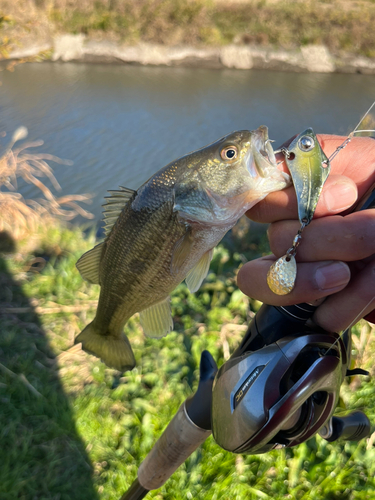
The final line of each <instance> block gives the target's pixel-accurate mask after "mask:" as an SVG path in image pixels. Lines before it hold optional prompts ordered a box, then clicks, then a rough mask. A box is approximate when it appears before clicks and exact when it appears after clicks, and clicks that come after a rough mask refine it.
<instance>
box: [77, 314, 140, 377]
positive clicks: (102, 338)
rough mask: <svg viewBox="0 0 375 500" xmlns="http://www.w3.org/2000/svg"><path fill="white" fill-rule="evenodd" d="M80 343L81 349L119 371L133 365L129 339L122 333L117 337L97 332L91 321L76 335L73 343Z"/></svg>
mask: <svg viewBox="0 0 375 500" xmlns="http://www.w3.org/2000/svg"><path fill="white" fill-rule="evenodd" d="M80 342H81V343H82V349H83V350H84V351H86V352H88V353H89V354H93V355H94V356H96V357H98V358H100V359H101V360H102V361H103V363H105V364H106V365H107V366H108V367H110V368H115V369H116V370H119V371H122V372H124V371H127V370H131V369H132V368H134V366H135V359H134V354H133V350H132V348H131V346H130V343H129V339H128V338H127V336H126V335H125V334H124V333H122V334H121V335H120V336H119V337H114V336H113V335H111V334H109V333H108V335H103V334H102V333H99V332H98V331H97V330H96V329H95V326H94V324H93V322H91V323H90V324H88V325H87V326H86V328H84V329H83V330H82V332H81V333H80V334H79V335H78V337H76V339H75V341H74V343H75V344H79V343H80Z"/></svg>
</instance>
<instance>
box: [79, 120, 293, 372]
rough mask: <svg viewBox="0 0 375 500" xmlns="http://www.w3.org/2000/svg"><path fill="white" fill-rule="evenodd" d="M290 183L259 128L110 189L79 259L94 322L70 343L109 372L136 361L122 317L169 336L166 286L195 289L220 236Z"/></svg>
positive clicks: (147, 330) (265, 133) (155, 333)
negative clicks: (92, 286)
mask: <svg viewBox="0 0 375 500" xmlns="http://www.w3.org/2000/svg"><path fill="white" fill-rule="evenodd" d="M289 184H290V178H289V176H288V175H287V174H285V173H283V172H281V171H280V170H279V169H278V168H277V165H276V161H275V157H274V154H273V151H272V147H271V145H270V143H269V141H268V130H267V127H259V129H257V130H256V131H246V130H245V131H239V132H234V133H233V134H230V135H228V136H225V137H223V138H222V139H220V140H219V141H216V142H215V143H213V144H210V145H209V146H206V147H205V148H202V149H200V150H198V151H195V152H193V153H190V154H188V155H186V156H184V157H182V158H180V159H178V160H175V161H174V162H172V163H170V164H169V165H167V166H166V167H164V168H162V169H161V170H160V171H159V172H157V173H156V174H155V175H154V176H152V177H151V178H150V179H149V180H148V181H147V182H146V183H145V184H143V185H142V186H141V187H140V188H139V190H138V191H137V192H133V191H131V190H128V189H126V188H121V189H120V190H119V191H115V192H113V193H112V194H111V196H110V197H109V198H108V202H107V204H106V205H105V207H104V216H105V220H106V227H107V237H106V239H105V241H104V242H103V243H101V244H99V245H97V246H96V247H94V249H92V250H91V251H89V252H87V253H86V254H84V255H83V256H82V257H81V259H80V260H79V261H78V262H77V267H78V269H79V271H80V272H81V275H82V276H83V278H85V279H87V280H88V281H90V282H91V283H99V284H100V286H101V291H100V297H99V303H98V308H97V312H96V316H95V318H94V320H93V321H92V322H91V323H90V324H89V325H87V327H86V328H85V329H84V330H83V331H82V332H81V333H80V334H79V335H78V337H77V338H76V343H77V342H82V348H83V349H84V350H86V351H87V352H90V353H92V354H94V355H96V356H98V357H100V358H101V360H102V361H104V362H105V363H106V364H107V365H108V366H110V367H113V368H116V369H118V370H121V371H124V370H127V369H131V368H132V367H133V366H134V364H135V360H134V355H133V352H132V349H131V346H130V343H129V341H128V339H127V337H126V335H125V334H124V332H123V328H124V325H125V324H126V322H127V321H128V320H129V318H130V317H131V316H133V314H135V313H136V312H139V313H140V321H141V325H142V327H143V329H144V332H145V333H146V335H149V336H162V335H165V334H166V333H168V332H169V331H171V330H172V328H173V320H172V316H171V310H170V305H169V296H170V293H171V292H172V291H173V290H174V288H175V287H176V286H177V285H178V284H179V283H181V281H183V280H184V279H185V280H186V283H187V285H188V288H189V290H190V291H196V290H197V289H198V288H199V286H200V284H201V283H202V281H203V279H204V278H205V276H206V275H207V272H208V269H209V264H210V261H211V258H212V252H213V248H214V247H215V246H216V245H217V243H218V242H219V241H220V240H221V239H222V237H223V236H224V235H225V233H226V232H227V231H228V230H229V229H230V228H231V227H233V225H234V224H235V223H236V221H237V220H238V219H239V217H241V216H242V215H243V214H244V213H245V211H246V210H248V209H249V208H251V206H253V205H254V204H255V203H256V202H257V201H260V200H261V199H263V198H264V197H265V196H266V195H267V194H268V193H270V192H272V191H276V190H280V189H283V188H285V187H286V186H288V185H289ZM121 207H123V208H122V210H121Z"/></svg>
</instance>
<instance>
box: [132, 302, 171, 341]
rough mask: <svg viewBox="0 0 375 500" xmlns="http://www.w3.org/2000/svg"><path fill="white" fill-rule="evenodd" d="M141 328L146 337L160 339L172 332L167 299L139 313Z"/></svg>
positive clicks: (169, 307) (169, 306)
mask: <svg viewBox="0 0 375 500" xmlns="http://www.w3.org/2000/svg"><path fill="white" fill-rule="evenodd" d="M139 316H140V321H141V326H142V328H143V331H144V332H145V335H147V337H154V338H160V337H164V335H167V333H169V332H171V331H172V330H173V319H172V313H171V305H170V299H169V297H168V298H166V299H165V300H163V301H162V302H159V303H158V304H154V305H153V306H151V307H148V308H147V309H144V310H143V311H141V312H140V313H139Z"/></svg>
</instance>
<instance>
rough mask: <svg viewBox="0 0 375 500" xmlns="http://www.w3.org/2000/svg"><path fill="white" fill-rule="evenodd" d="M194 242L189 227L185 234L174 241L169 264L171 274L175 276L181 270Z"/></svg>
mask: <svg viewBox="0 0 375 500" xmlns="http://www.w3.org/2000/svg"><path fill="white" fill-rule="evenodd" d="M193 244H194V240H193V236H192V234H191V228H190V227H189V228H188V229H187V231H186V233H185V234H184V235H183V236H182V237H181V238H180V239H179V240H177V241H176V244H175V246H174V249H173V254H172V263H171V273H172V274H177V273H178V272H179V270H180V269H181V266H182V265H183V263H184V262H185V261H186V259H187V258H188V256H189V254H190V252H191V250H192V248H193Z"/></svg>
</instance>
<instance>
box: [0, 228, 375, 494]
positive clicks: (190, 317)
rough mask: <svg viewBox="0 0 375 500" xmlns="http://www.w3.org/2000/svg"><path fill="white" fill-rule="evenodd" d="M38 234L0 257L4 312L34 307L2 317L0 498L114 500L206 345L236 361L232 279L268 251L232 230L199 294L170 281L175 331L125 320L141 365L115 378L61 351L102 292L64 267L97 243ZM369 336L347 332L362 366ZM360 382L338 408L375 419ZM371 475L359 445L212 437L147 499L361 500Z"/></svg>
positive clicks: (372, 483) (239, 316)
mask: <svg viewBox="0 0 375 500" xmlns="http://www.w3.org/2000/svg"><path fill="white" fill-rule="evenodd" d="M44 233H45V234H44V239H43V241H42V242H41V243H40V244H39V245H38V248H37V250H33V251H31V250H29V251H25V250H24V251H22V247H21V250H20V251H19V252H18V253H16V254H2V257H1V258H0V303H1V307H5V306H6V307H30V311H29V312H28V313H22V314H21V313H18V314H10V313H7V314H4V313H3V314H1V315H0V363H1V364H2V366H3V367H6V368H7V369H8V370H11V372H12V373H13V374H14V375H11V374H9V372H8V373H5V372H4V370H1V369H0V464H1V465H0V498H1V499H4V500H13V499H22V500H29V499H37V500H39V499H40V500H42V499H43V500H44V499H54V500H68V499H80V500H86V499H87V500H93V499H98V500H99V499H100V500H116V499H119V498H120V497H121V495H122V494H123V492H124V491H125V490H126V489H127V488H128V487H129V486H130V484H131V483H132V481H133V480H134V478H135V477H136V473H137V468H138V466H139V464H140V463H141V461H142V459H143V458H144V457H145V456H146V454H147V453H148V451H149V450H150V449H151V447H152V445H153V443H154V442H155V441H156V439H157V438H158V437H159V436H160V434H161V432H162V431H163V429H164V428H165V426H166V425H167V424H168V422H169V421H170V419H171V418H172V416H173V415H174V413H175V412H176V411H177V409H178V407H179V406H180V404H181V403H182V401H183V400H184V399H185V398H186V397H187V396H188V395H190V394H191V393H192V391H194V389H195V387H196V385H197V377H198V366H199V359H200V355H201V352H202V350H203V349H208V350H209V351H210V352H211V353H212V355H213V356H214V358H215V359H216V360H217V362H218V364H219V365H220V364H222V363H223V361H224V351H225V348H229V351H230V352H232V351H233V350H234V349H235V347H236V346H237V345H238V343H239V341H240V340H241V336H242V335H243V326H242V325H245V324H246V323H247V321H248V319H249V312H248V299H247V298H246V297H244V296H243V295H242V294H241V293H240V292H239V291H238V290H237V288H236V286H235V279H234V276H235V271H236V269H237V268H238V266H239V265H240V263H241V262H242V260H243V255H246V256H247V258H250V257H254V256H256V255H257V254H259V253H263V252H265V251H267V247H266V245H265V240H264V237H263V236H262V235H261V234H259V233H255V236H254V233H251V232H250V233H249V234H250V236H249V234H248V235H246V234H245V236H244V234H243V233H241V241H242V248H240V251H241V252H242V253H241V254H239V253H234V252H232V251H230V248H232V246H234V247H236V246H237V243H236V242H234V243H233V241H232V242H231V240H228V239H227V240H226V241H225V242H224V244H223V245H221V246H220V247H219V249H218V250H217V251H216V253H215V257H214V260H213V263H212V267H211V271H210V274H209V276H208V279H207V280H206V282H205V283H204V285H203V286H202V288H201V290H200V291H199V292H198V293H197V294H194V295H191V294H189V292H188V291H187V289H186V287H185V286H184V285H180V286H179V287H178V288H177V290H176V291H175V292H174V294H173V297H172V309H173V313H174V319H175V329H176V331H174V332H172V333H171V334H170V335H168V336H166V337H165V338H163V339H160V340H155V339H146V338H144V336H143V334H142V332H141V330H140V327H139V322H138V318H137V317H134V318H132V319H131V320H130V321H129V323H128V325H127V326H126V332H127V334H128V335H129V338H130V341H131V343H132V345H133V348H134V352H135V357H136V360H137V366H136V368H135V369H134V370H133V371H131V372H127V373H125V374H123V375H120V374H119V373H118V372H116V371H115V370H110V369H107V368H106V367H105V366H104V365H103V364H102V363H100V362H99V361H98V360H97V359H96V358H94V357H92V356H89V355H87V354H85V353H82V352H80V351H76V350H74V349H72V350H69V349H70V348H71V347H72V345H73V338H74V336H75V335H76V334H77V333H78V332H79V331H80V329H81V328H82V327H83V326H84V325H85V324H86V323H87V322H88V321H89V320H90V319H91V318H92V317H93V314H94V309H87V307H88V306H90V304H92V302H90V301H93V300H95V299H96V298H97V296H98V287H97V286H90V285H88V284H87V283H85V282H83V281H82V279H81V278H80V276H79V274H78V272H77V271H76V269H75V267H74V264H75V261H76V260H77V259H78V257H79V256H80V255H81V253H82V252H84V251H85V250H87V249H89V248H90V247H91V246H92V245H93V243H94V240H93V237H92V236H90V237H88V238H87V239H85V238H83V236H82V234H81V231H80V230H79V229H75V230H74V231H71V230H67V229H61V228H58V227H56V228H50V229H46V230H45V231H44ZM248 248H252V250H251V251H247V249H248ZM35 255H39V256H40V255H42V256H43V257H44V258H45V259H46V265H45V267H44V269H42V270H41V271H39V272H37V271H36V270H35V269H33V266H32V265H31V267H30V264H32V260H33V258H34V257H35ZM36 299H37V301H36ZM72 305H76V306H77V311H76V312H70V313H67V312H65V313H63V312H61V313H55V314H48V312H49V309H50V308H51V307H58V306H72ZM250 305H251V308H252V309H253V310H254V309H256V308H257V307H259V303H256V302H255V301H250ZM35 307H39V308H41V309H37V311H39V313H37V312H36V311H35ZM224 324H225V325H226V327H225V328H223V325H224ZM371 333H372V335H373V334H374V330H373V329H372V330H370V328H369V327H368V326H366V324H365V323H362V324H361V325H360V326H359V327H357V330H356V336H360V335H362V340H363V339H365V340H366V339H367V340H368V342H367V346H366V350H361V348H360V346H359V345H358V348H357V349H358V352H357V356H362V366H363V367H365V368H366V367H367V368H369V367H370V369H371V366H372V363H371V357H372V356H373V354H374V350H375V349H374V342H373V339H372V338H371ZM358 338H359V337H358ZM362 343H364V342H362ZM365 343H366V342H365ZM20 375H23V376H24V377H26V379H27V381H28V382H29V383H30V384H31V385H32V387H33V388H34V391H37V393H36V392H34V391H33V390H30V387H28V386H27V384H26V383H25V380H24V379H22V378H20V377H19V376H20ZM358 380H359V379H358V377H355V378H354V380H353V381H352V385H351V386H349V385H347V384H346V385H345V386H344V387H343V391H342V401H341V403H340V405H341V408H340V410H341V411H342V409H343V407H345V406H348V407H350V408H361V409H365V410H366V412H367V413H368V415H369V417H370V418H371V419H372V421H373V422H374V420H375V398H374V382H372V381H367V380H361V381H360V382H359V383H358ZM354 385H355V387H356V389H355V390H353V386H354ZM38 393H40V395H41V396H38ZM366 446H367V447H368V449H366ZM374 476H375V450H374V447H373V445H372V444H371V443H368V442H367V441H366V440H364V441H362V442H360V443H341V444H340V443H339V444H329V443H327V442H325V441H324V440H323V439H321V438H319V437H317V438H314V439H311V440H310V441H309V442H308V443H305V444H303V445H301V446H299V447H297V448H295V449H291V450H282V451H275V452H272V453H268V454H264V455H257V456H245V455H244V456H235V455H233V454H231V453H228V452H225V451H223V450H222V449H220V448H219V447H218V446H217V445H216V444H215V443H214V441H213V439H212V438H209V439H208V440H207V441H206V442H205V443H204V445H203V446H202V447H201V448H200V449H199V450H197V451H196V452H195V453H194V454H193V455H192V456H191V457H190V458H189V459H188V460H187V461H186V463H185V464H183V465H182V466H181V467H180V469H178V471H177V472H176V473H175V474H174V475H173V476H172V477H171V479H170V480H169V481H168V482H167V483H166V484H165V486H163V487H162V488H161V489H160V490H158V491H155V492H152V493H150V494H149V498H157V499H169V500H180V499H181V500H182V499H202V500H203V499H221V498H231V499H238V500H240V499H241V500H242V499H244V498H246V499H250V500H255V499H273V500H281V499H283V500H284V499H286V498H290V499H298V500H301V499H305V500H310V499H311V500H314V499H323V498H324V499H328V500H346V499H347V500H352V499H361V500H365V499H366V500H367V499H372V498H375V479H374ZM229 488H230V490H229ZM228 491H230V497H229V496H228Z"/></svg>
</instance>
